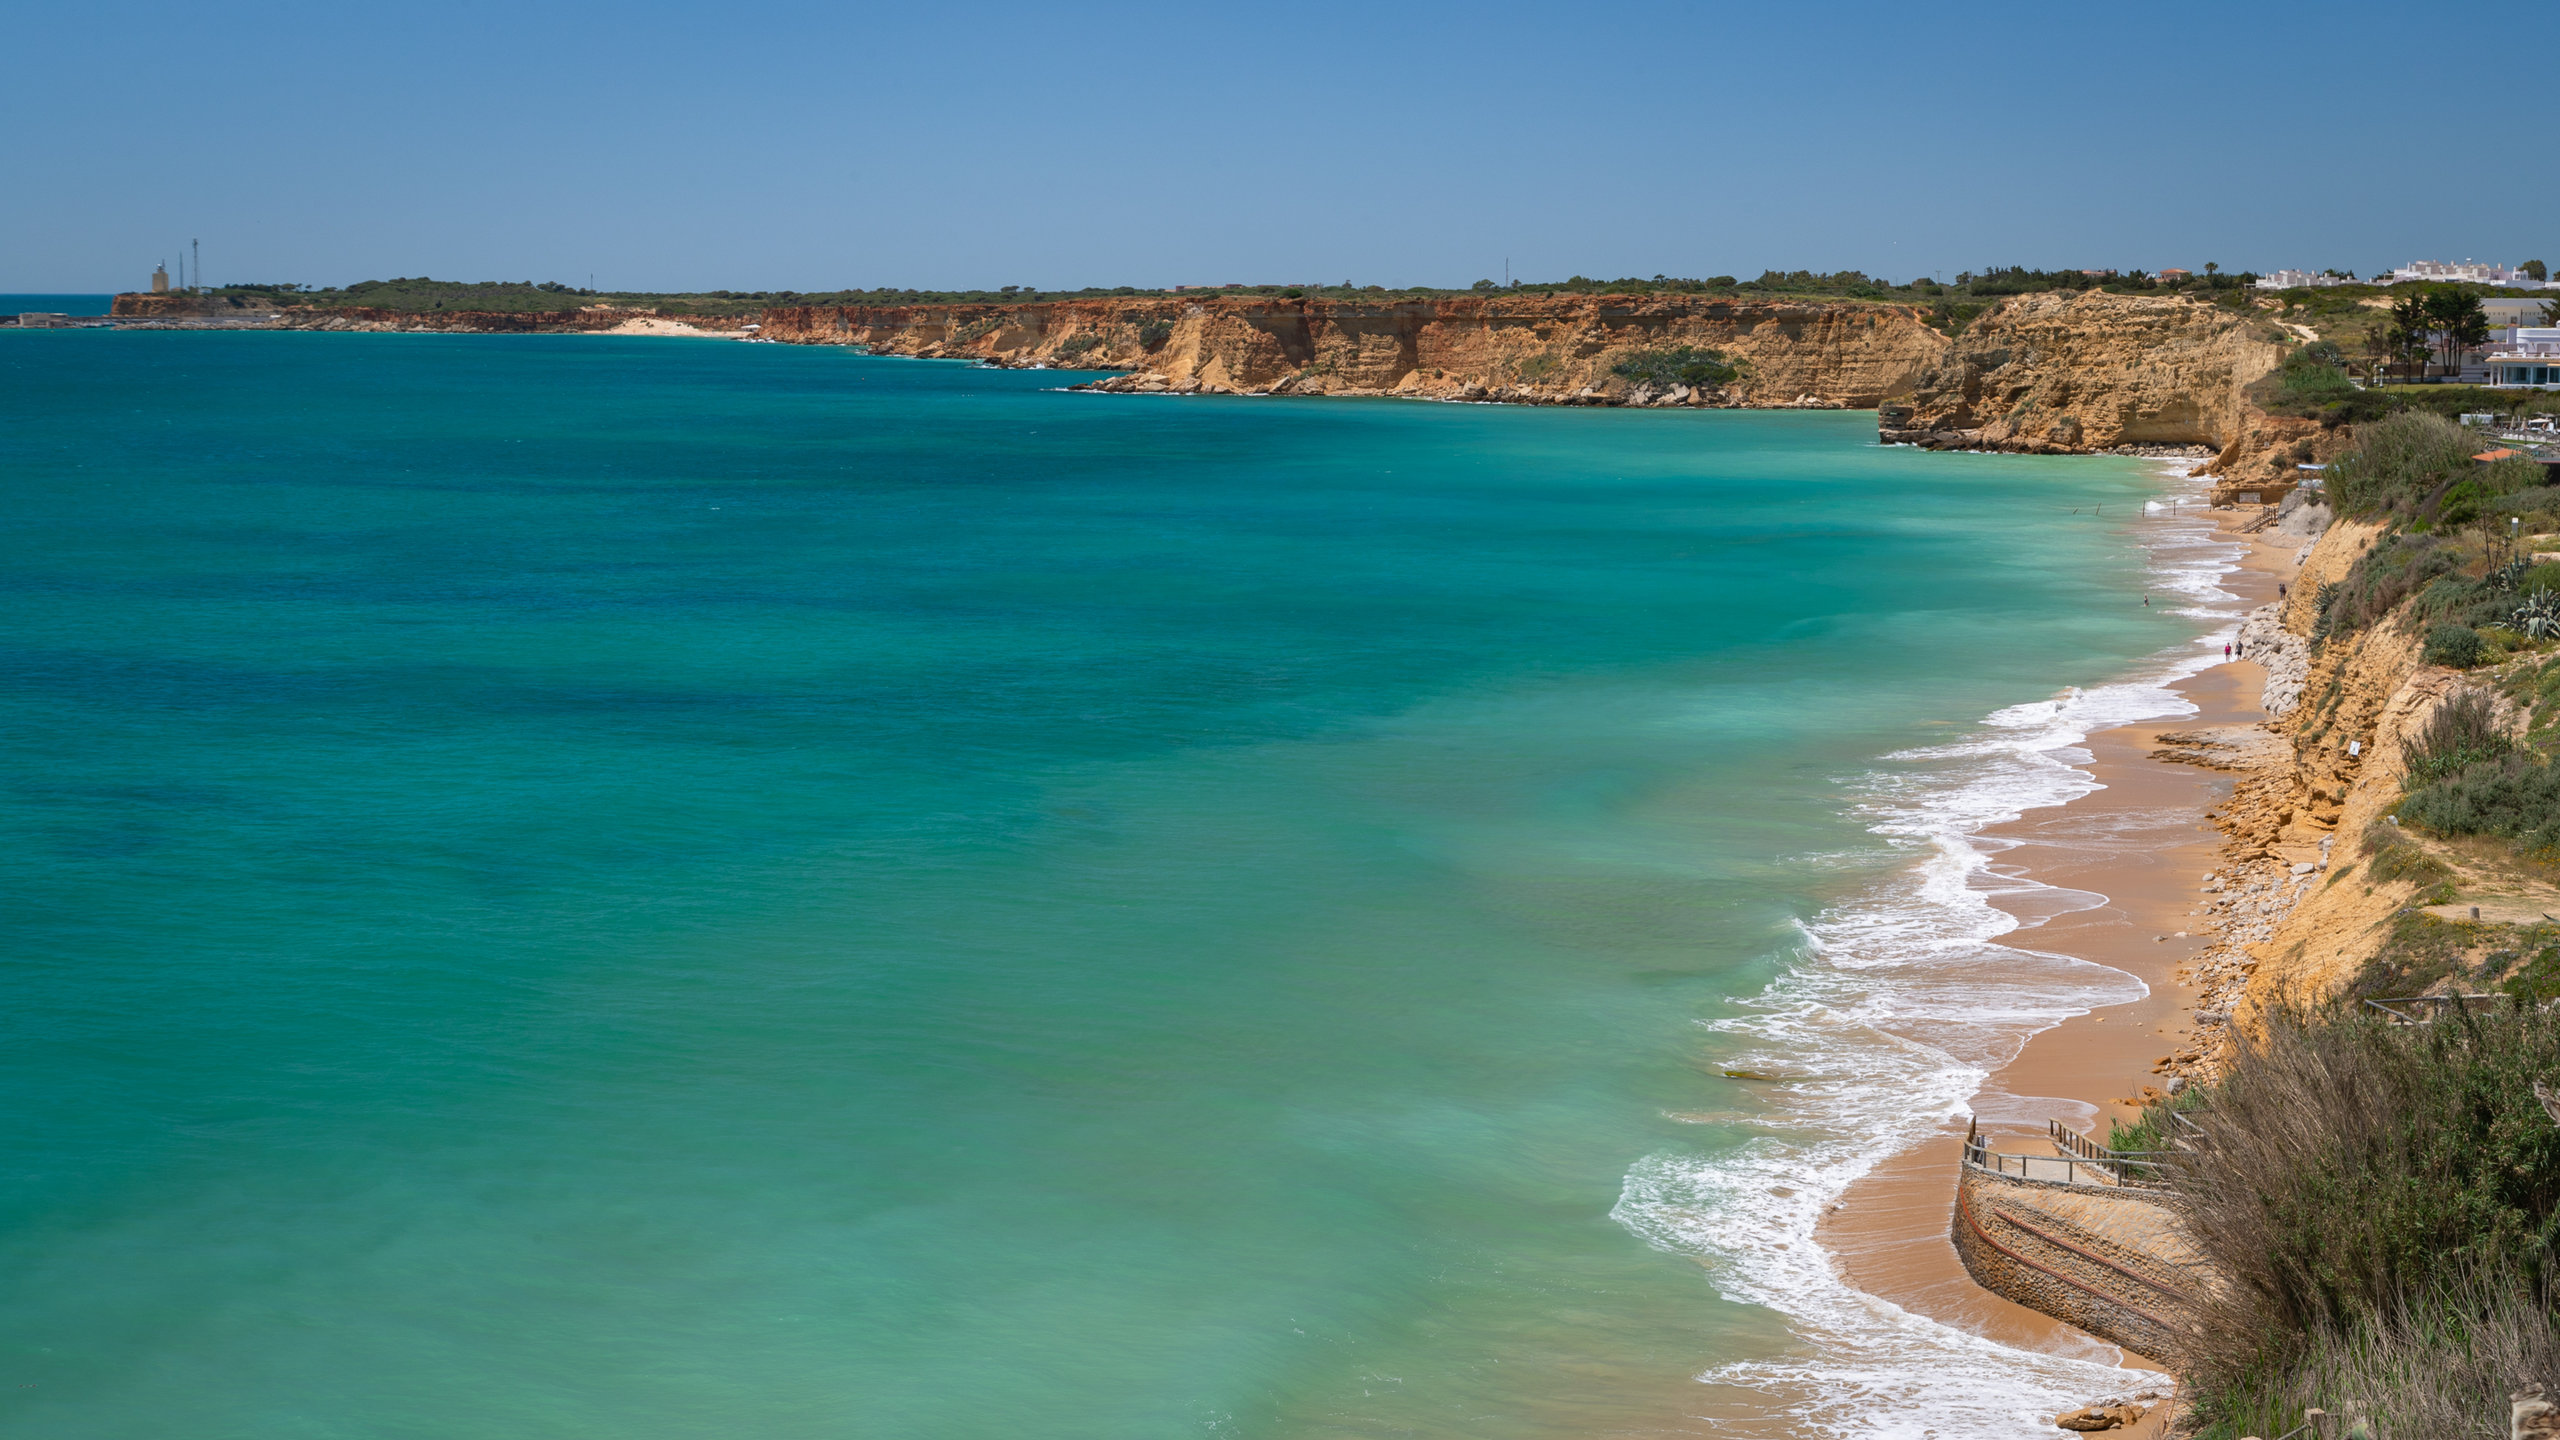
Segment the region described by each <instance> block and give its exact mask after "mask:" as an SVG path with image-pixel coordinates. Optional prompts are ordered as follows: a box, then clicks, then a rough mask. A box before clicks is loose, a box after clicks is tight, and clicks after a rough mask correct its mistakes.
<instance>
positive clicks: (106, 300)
mask: <svg viewBox="0 0 2560 1440" xmlns="http://www.w3.org/2000/svg"><path fill="white" fill-rule="evenodd" d="M115 298H116V297H114V296H113V295H0V315H18V314H23V313H25V312H26V311H29V310H34V311H37V312H39V313H41V314H46V315H104V314H106V313H107V307H108V306H110V305H112V304H113V303H115Z"/></svg>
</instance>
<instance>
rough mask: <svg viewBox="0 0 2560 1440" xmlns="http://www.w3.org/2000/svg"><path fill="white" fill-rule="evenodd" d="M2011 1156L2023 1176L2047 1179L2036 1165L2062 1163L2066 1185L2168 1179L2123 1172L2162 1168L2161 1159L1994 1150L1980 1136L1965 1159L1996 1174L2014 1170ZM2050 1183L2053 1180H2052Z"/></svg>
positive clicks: (2135, 1184)
mask: <svg viewBox="0 0 2560 1440" xmlns="http://www.w3.org/2000/svg"><path fill="white" fill-rule="evenodd" d="M2010 1160H2015V1161H2017V1162H2018V1168H2017V1171H2016V1172H2015V1173H2016V1174H2017V1176H2018V1178H2019V1179H2021V1180H2041V1179H2046V1178H2047V1177H2042V1176H2039V1175H2037V1174H2036V1173H2035V1167H2036V1166H2038V1165H2045V1166H2054V1165H2059V1166H2061V1167H2062V1179H2061V1181H2060V1182H2059V1183H2061V1184H2065V1185H2091V1184H2100V1183H2103V1185H2104V1186H2105V1187H2106V1188H2110V1189H2125V1188H2140V1189H2158V1188H2164V1182H2162V1181H2159V1180H2147V1179H2146V1180H2136V1179H2133V1178H2131V1177H2129V1176H2127V1175H2125V1174H2124V1173H2123V1170H2124V1168H2125V1167H2140V1168H2143V1169H2150V1170H2159V1169H2162V1168H2164V1167H2163V1165H2162V1163H2161V1162H2160V1161H2157V1160H2146V1159H2135V1158H2132V1157H2131V1156H2120V1157H2115V1158H2111V1159H2106V1160H2089V1159H2083V1158H2081V1157H2079V1156H2076V1155H2034V1154H2028V1153H2025V1152H2022V1151H2016V1150H1994V1149H1992V1148H1991V1147H1990V1145H1989V1144H1988V1143H1986V1142H1984V1141H1981V1140H1979V1139H1971V1138H1969V1139H1968V1142H1967V1144H1966V1145H1965V1149H1964V1161H1965V1163H1966V1164H1968V1165H1971V1166H1973V1167H1974V1168H1975V1169H1977V1170H1988V1171H1990V1172H1991V1173H1992V1174H1994V1175H2007V1174H2010V1173H2011V1171H2010V1169H2009V1167H2008V1165H2007V1164H2005V1163H2004V1162H2006V1161H2010ZM2082 1170H2090V1171H2094V1172H2096V1173H2097V1174H2099V1175H2103V1176H2105V1177H2106V1179H2105V1180H2104V1181H2103V1182H2097V1181H2087V1180H2082V1179H2081V1178H2080V1172H2081V1171H2082ZM2047 1183H2053V1182H2051V1181H2049V1180H2048V1181H2047Z"/></svg>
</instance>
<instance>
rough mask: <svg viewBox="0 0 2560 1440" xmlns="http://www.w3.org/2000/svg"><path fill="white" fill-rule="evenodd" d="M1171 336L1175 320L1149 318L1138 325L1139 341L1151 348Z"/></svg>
mask: <svg viewBox="0 0 2560 1440" xmlns="http://www.w3.org/2000/svg"><path fill="white" fill-rule="evenodd" d="M1171 338H1173V322H1172V321H1170V320H1149V321H1147V322H1145V323H1144V324H1141V325H1140V326H1139V327H1138V343H1139V344H1141V345H1144V346H1145V347H1147V348H1148V349H1150V350H1153V349H1154V348H1156V347H1157V346H1159V345H1162V344H1163V343H1164V342H1165V341H1167V340H1169V339H1171Z"/></svg>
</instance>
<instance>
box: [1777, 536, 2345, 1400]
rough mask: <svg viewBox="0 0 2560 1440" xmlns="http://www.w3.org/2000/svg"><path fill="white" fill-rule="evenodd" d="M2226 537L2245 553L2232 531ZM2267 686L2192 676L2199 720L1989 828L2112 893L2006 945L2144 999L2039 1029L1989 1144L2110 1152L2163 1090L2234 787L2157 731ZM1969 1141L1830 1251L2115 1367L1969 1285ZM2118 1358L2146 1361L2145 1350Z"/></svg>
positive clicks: (2008, 1329) (1830, 1244)
mask: <svg viewBox="0 0 2560 1440" xmlns="http://www.w3.org/2000/svg"><path fill="white" fill-rule="evenodd" d="M2223 533H2224V537H2225V538H2228V539H2235V540H2243V541H2244V543H2246V540H2245V537H2240V536H2238V535H2236V534H2234V533H2233V532H2232V531H2231V529H2230V528H2229V526H2228V525H2226V527H2225V529H2224V532H2223ZM2300 543H2301V542H2299V541H2290V542H2285V543H2283V544H2280V545H2268V544H2251V546H2250V553H2249V554H2248V555H2247V556H2246V557H2245V558H2243V559H2242V561H2241V562H2240V569H2239V571H2238V572H2237V573H2235V574H2232V575H2230V576H2228V577H2226V578H2225V579H2224V581H2223V584H2224V587H2225V588H2227V589H2229V590H2231V591H2232V592H2233V593H2235V594H2237V595H2239V596H2240V597H2242V600H2243V601H2244V603H2245V604H2246V605H2248V606H2250V607H2254V606H2257V605H2261V604H2264V603H2266V602H2267V601H2270V600H2273V599H2275V598H2276V582H2277V580H2278V578H2279V577H2289V576H2290V575H2291V573H2292V571H2293V568H2294V565H2293V559H2294V551H2295V548H2296V546H2298V545H2299V544H2300ZM2264 682H2265V673H2264V672H2263V671H2262V670H2260V669H2259V667H2258V666H2256V665H2254V664H2251V663H2248V662H2246V661H2233V662H2230V663H2226V664H2222V665H2217V666H2214V667H2212V668H2211V669H2208V670H2205V671H2203V672H2202V673H2200V674H2198V675H2196V676H2194V677H2192V678H2190V679H2188V680H2186V681H2183V682H2181V683H2180V684H2178V685H2177V686H2175V687H2174V688H2175V689H2176V690H2177V691H2178V692H2179V693H2180V694H2182V695H2184V696H2185V697H2186V698H2187V699H2188V700H2189V701H2190V702H2192V703H2193V704H2194V705H2195V706H2196V707H2197V709H2198V711H2199V712H2200V713H2198V714H2197V715H2194V716H2191V717H2187V718H2183V719H2177V720H2169V721H2161V722H2146V723H2144V724H2141V725H2131V726H2125V727H2121V728H2118V729H2114V730H2107V731H2101V732H2099V733H2097V734H2094V735H2092V736H2090V737H2089V739H2088V741H2087V742H2086V748H2087V749H2088V751H2089V752H2090V755H2091V756H2092V761H2091V763H2090V764H2089V765H2087V766H2086V767H2084V768H2086V769H2088V770H2089V771H2091V773H2093V774H2094V775H2095V776H2096V777H2097V779H2098V781H2099V782H2100V783H2101V784H2102V785H2104V786H2105V787H2106V788H2104V789H2102V790H2098V791H2095V792H2093V793H2091V794H2088V795H2085V796H2082V797H2081V798H2080V799H2078V800H2075V801H2073V802H2072V803H2070V804H2068V805H2062V806H2056V807H2052V808H2049V809H2044V810H2037V811H2032V812H2030V813H2028V814H2027V815H2025V816H2023V817H2021V818H2020V819H2019V820H2018V821H2016V822H2015V823H2013V824H2009V825H2005V826H2000V827H1997V828H1994V829H1992V830H1989V831H1986V832H1984V833H1985V834H1986V835H1988V836H1991V837H1995V838H2001V839H2006V840H2009V841H2011V842H2013V843H2014V845H2015V848H2013V849H2010V850H2008V851H2007V852H2006V853H2003V854H2001V855H1999V856H1997V857H1995V859H1994V861H1993V869H1994V871H1995V873H1997V874H2001V875H2020V874H2023V875H2026V876H2029V877H2031V878H2033V879H2035V880H2038V881H2042V882H2043V883H2045V884H2048V885H2054V886H2060V887H2063V888H2066V889H2072V890H2083V891H2090V892H2094V893H2095V894H2097V895H2103V896H2105V897H2106V899H2105V902H2104V903H2103V904H2099V905H2097V906H2096V907H2095V908H2092V909H2087V910H2080V911H2076V912H2073V913H2069V914H2064V915H2059V916H2056V917H2054V918H2052V919H2050V920H2046V921H2045V922H2043V923H2042V924H2036V923H2035V916H2034V915H2033V914H2028V913H2023V912H2020V911H2016V910H2013V911H2012V913H2017V914H2019V917H2020V919H2021V921H2022V922H2023V924H2024V925H2025V927H2026V928H2022V929H2020V930H2018V931H2016V932H2013V933H2012V934H2011V935H2010V936H2009V937H2008V940H2009V942H2010V943H2012V944H2013V945H2015V946H2017V947H2019V948H2023V949H2032V950H2041V951H2049V952H2056V953H2060V954H2065V955H2071V956H2076V957H2078V958H2081V959H2085V960H2092V961H2096V962H2098V963H2100V964H2103V965H2111V966H2114V967H2116V968H2117V969H2120V970H2124V971H2126V972H2128V973H2130V974H2132V975H2134V976H2136V977H2138V978H2139V979H2140V980H2141V981H2142V982H2143V983H2144V984H2145V985H2147V986H2149V987H2150V991H2151V993H2150V994H2149V995H2148V996H2146V997H2144V998H2143V999H2141V1000H2139V1001H2136V1002H2134V1003H2132V1004H2128V1005H2116V1006H2109V1007H2106V1008H2104V1009H2100V1010H2098V1011H2095V1012H2093V1013H2091V1014H2089V1015H2085V1016H2081V1017H2079V1018H2077V1019H2074V1020H2070V1021H2067V1022H2065V1023H2063V1024H2061V1025H2059V1026H2056V1027H2054V1028H2053V1029H2050V1030H2047V1031H2044V1032H2043V1033H2041V1034H2039V1035H2036V1036H2035V1037H2034V1038H2032V1039H2030V1040H2029V1041H2028V1042H2027V1044H2026V1045H2025V1046H2024V1047H2023V1048H2022V1049H2021V1050H2020V1052H2019V1054H2018V1055H2017V1057H2016V1058H2015V1059H2014V1060H2012V1061H2011V1062H2010V1063H2009V1064H2008V1065H2007V1066H2005V1067H2003V1068H2002V1069H2001V1070H1999V1071H1998V1072H1997V1073H1995V1074H1994V1075H1993V1076H1992V1077H1991V1078H1990V1079H1989V1080H1988V1081H1987V1082H1985V1083H1984V1085H1983V1088H1982V1090H1981V1092H1980V1093H1979V1094H1978V1095H1977V1096H1976V1097H1975V1100H1974V1112H1975V1114H1976V1115H1977V1116H1979V1117H1980V1119H1981V1123H1982V1127H1983V1129H1984V1131H1985V1132H1986V1133H1987V1134H1989V1135H1990V1136H1991V1139H1992V1144H1993V1147H1994V1148H1995V1149H1999V1150H2007V1151H2022V1150H2023V1151H2035V1152H2039V1153H2043V1152H2047V1151H2049V1150H2050V1149H2051V1146H2050V1145H2049V1144H2048V1143H2047V1141H2046V1139H2045V1121H2046V1120H2047V1119H2048V1118H2050V1119H2058V1120H2060V1121H2062V1122H2063V1123H2064V1124H2065V1125H2067V1126H2069V1127H2070V1128H2072V1129H2075V1130H2080V1131H2083V1132H2094V1133H2095V1134H2096V1136H2097V1138H2098V1139H2100V1140H2102V1141H2103V1140H2104V1139H2105V1137H2106V1131H2107V1127H2108V1123H2109V1121H2110V1120H2111V1119H2115V1118H2130V1117H2131V1115H2132V1114H2133V1112H2134V1110H2135V1109H2136V1108H2137V1106H2136V1105H2135V1104H2134V1103H2132V1102H2133V1097H2135V1096H2137V1095H2138V1094H2139V1093H2140V1092H2141V1091H2142V1090H2143V1089H2144V1087H2145V1086H2147V1085H2150V1084H2153V1083H2155V1082H2154V1079H2153V1076H2152V1073H2151V1066H2152V1064H2153V1062H2155V1061H2156V1060H2158V1059H2159V1058H2160V1057H2162V1056H2164V1055H2167V1054H2168V1053H2169V1052H2170V1051H2172V1050H2174V1049H2177V1048H2178V1044H2177V1041H2176V1039H2175V1037H2176V1035H2177V1034H2178V1032H2180V1031H2181V1030H2183V1029H2184V1028H2185V1026H2186V1022H2187V1012H2188V1010H2189V1008H2190V1006H2191V1005H2192V1003H2193V999H2194V992H2193V990H2192V989H2190V988H2189V987H2186V986H2182V985H2180V984H2179V982H2178V979H2177V972H2178V971H2179V970H2180V969H2181V968H2183V967H2184V966H2185V965H2186V964H2187V962H2188V961H2189V960H2190V959H2192V958H2193V957H2194V956H2195V955H2196V954H2197V953H2198V952H2199V951H2201V950H2203V949H2204V948H2205V945H2206V943H2207V941H2208V939H2209V938H2210V937H2209V936H2207V935H2205V934H2202V933H2199V932H2196V931H2195V930H2193V928H2192V927H2194V926H2196V925H2198V924H2200V923H2201V922H2202V921H2203V919H2204V917H2203V915H2201V914H2200V913H2191V912H2197V911H2199V910H2200V908H2201V902H2202V896H2201V894H2200V883H2201V881H2202V879H2203V877H2204V874H2205V872H2207V871H2209V870H2212V869H2214V868H2215V866H2216V863H2217V861H2218V860H2219V857H2220V846H2221V841H2220V836H2219V835H2218V834H2217V832H2216V831H2215V829H2214V827H2213V825H2212V822H2210V821H2209V820H2207V819H2206V818H2205V814H2204V812H2205V810H2206V809H2207V808H2208V807H2210V806H2211V805H2213V804H2214V803H2216V802H2217V801H2219V800H2221V799H2222V798H2223V797H2225V796H2227V795H2229V794H2230V793H2231V787H2232V783H2233V780H2234V779H2235V777H2234V776H2232V775H2230V774H2227V773H2223V772H2218V771H2213V770H2207V769H2202V768H2199V767H2197V766H2193V765H2184V764H2177V763H2173V762H2170V761H2165V760H2155V759H2153V758H2151V752H2152V751H2153V750H2155V749H2157V748H2158V745H2157V743H2156V741H2155V739H2154V737H2155V736H2157V735H2158V734H2159V733H2160V732H2162V731H2177V730H2189V729H2197V728H2201V727H2204V726H2208V725H2239V724H2250V723H2254V722H2256V721H2258V720H2261V719H2263V718H2264V714H2263V712H2262V711H2261V710H2260V709H2259V707H2258V697H2259V692H2260V690H2261V688H2262V686H2263V685H2264ZM1995 903H1996V902H1995ZM2004 908H2006V907H2004ZM2181 931H2187V932H2189V933H2188V934H2186V935H2185V936H2181V935H2180V934H2179V932H2181ZM2164 937H2165V938H2164ZM1963 1136H1964V1126H1963V1124H1962V1123H1961V1122H1950V1123H1949V1124H1948V1125H1947V1126H1946V1127H1945V1128H1944V1129H1943V1130H1942V1131H1941V1132H1940V1133H1939V1134H1938V1135H1937V1136H1936V1137H1935V1138H1933V1139H1931V1140H1930V1141H1929V1142H1928V1143H1926V1144H1924V1145H1921V1146H1919V1147H1917V1148H1915V1149H1912V1150H1909V1151H1906V1152H1904V1153H1903V1154H1901V1155H1898V1156H1896V1157H1894V1159H1892V1160H1891V1161H1889V1162H1887V1163H1886V1164H1885V1165H1883V1166H1880V1167H1878V1169H1877V1170H1876V1171H1875V1173H1873V1174H1871V1175H1869V1176H1868V1177H1867V1178H1866V1179H1864V1180H1862V1181H1860V1182H1859V1183H1858V1184H1856V1185H1854V1186H1852V1187H1851V1188H1850V1190H1849V1192H1848V1194H1847V1195H1845V1196H1844V1197H1843V1198H1842V1205H1843V1208H1842V1209H1840V1210H1838V1211H1835V1212H1834V1213H1833V1215H1832V1217H1831V1218H1830V1220H1829V1221H1828V1222H1827V1223H1826V1224H1825V1225H1824V1227H1823V1230H1822V1241H1823V1244H1824V1245H1825V1247H1826V1248H1828V1249H1829V1250H1830V1251H1831V1252H1832V1253H1833V1254H1834V1255H1835V1256H1837V1257H1838V1259H1839V1261H1840V1265H1841V1268H1842V1271H1843V1272H1844V1273H1845V1275H1846V1276H1847V1278H1848V1280H1849V1282H1850V1283H1851V1284H1853V1285H1856V1286H1857V1287H1858V1288H1860V1289H1862V1290H1865V1291H1867V1292H1869V1293H1871V1294H1874V1295H1879V1296H1882V1297H1884V1298H1885V1299H1888V1300H1891V1301H1894V1302H1895V1303H1897V1304H1899V1305H1902V1306H1904V1307H1905V1308H1907V1309H1910V1310H1913V1311H1916V1312H1918V1313H1920V1314H1923V1315H1927V1316H1930V1317H1931V1318H1933V1319H1937V1320H1941V1321H1944V1322H1947V1323H1949V1324H1953V1325H1957V1326H1960V1327H1962V1328H1964V1329H1966V1330H1970V1331H1973V1332H1975V1333H1977V1334H1981V1335H1985V1336H1988V1337H1991V1338H1994V1339H1998V1340H2001V1341H2004V1342H2007V1343H2010V1344H2015V1345H2020V1346H2024V1347H2028V1348H2032V1349H2037V1350H2044V1351H2050V1352H2055V1353H2061V1354H2072V1355H2080V1356H2085V1357H2087V1358H2091V1359H2115V1358H2117V1357H2118V1356H2119V1355H2120V1354H2121V1352H2119V1351H2117V1349H2116V1347H2114V1346H2112V1345H2109V1344H2107V1343H2105V1342H2103V1341H2100V1340H2097V1339H2094V1338H2092V1337H2091V1336H2088V1335H2086V1334H2083V1333H2082V1332H2081V1331H2079V1330H2077V1329H2074V1328H2073V1327H2071V1326H2068V1325H2065V1324H2063V1323H2061V1322H2060V1321H2057V1320H2052V1319H2049V1318H2047V1317H2045V1316H2043V1315H2040V1314H2037V1313H2036V1312H2034V1311H2032V1310H2029V1309H2026V1308H2025V1307H2023V1306H2020V1305H2015V1304H2012V1303H2010V1302H2009V1301H2006V1300H2003V1299H2000V1298H1999V1297H1997V1296H1994V1295H1992V1294H1990V1293H1989V1292H1987V1291H1984V1290H1982V1289H1980V1288H1978V1287H1976V1286H1975V1285H1974V1283H1973V1281H1972V1280H1971V1278H1970V1277H1968V1276H1967V1275H1966V1274H1965V1272H1964V1268H1963V1266H1962V1265H1961V1264H1959V1263H1958V1261H1957V1259H1956V1253H1955V1247H1954V1246H1953V1245H1952V1244H1951V1243H1950V1242H1949V1240H1948V1237H1947V1230H1948V1225H1949V1223H1950V1220H1951V1218H1952V1214H1953V1205H1954V1194H1955V1173H1956V1163H1957V1150H1958V1146H1959V1144H1960V1142H1961V1141H1962V1139H1963ZM2123 1359H2124V1361H2125V1363H2129V1364H2133V1365H2140V1366H2145V1367H2146V1368H2150V1367H2148V1366H2147V1364H2146V1362H2144V1361H2143V1360H2141V1359H2140V1358H2139V1357H2133V1356H2124V1357H2123Z"/></svg>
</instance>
